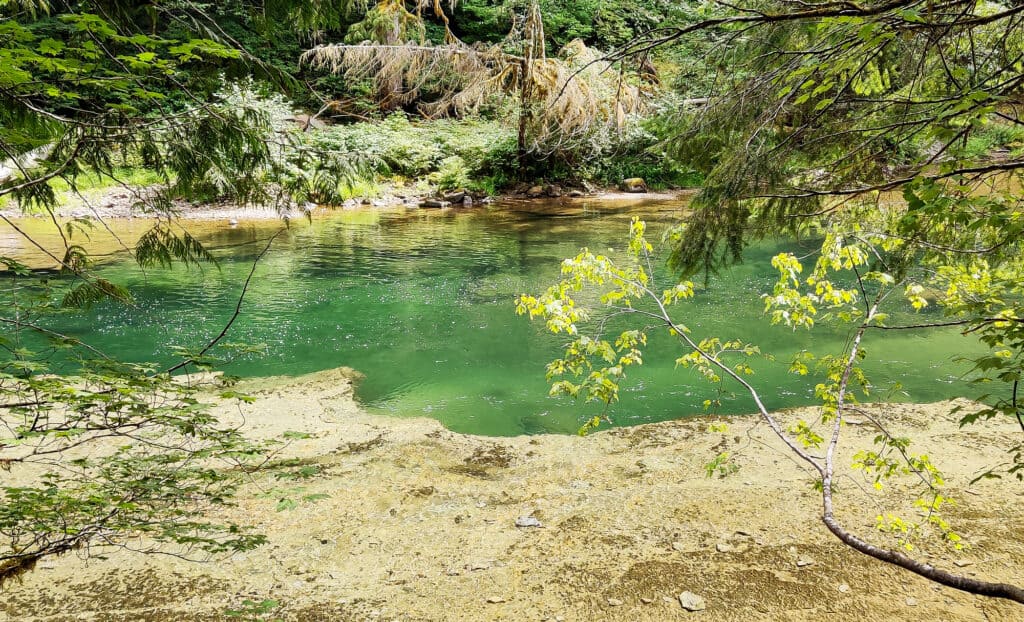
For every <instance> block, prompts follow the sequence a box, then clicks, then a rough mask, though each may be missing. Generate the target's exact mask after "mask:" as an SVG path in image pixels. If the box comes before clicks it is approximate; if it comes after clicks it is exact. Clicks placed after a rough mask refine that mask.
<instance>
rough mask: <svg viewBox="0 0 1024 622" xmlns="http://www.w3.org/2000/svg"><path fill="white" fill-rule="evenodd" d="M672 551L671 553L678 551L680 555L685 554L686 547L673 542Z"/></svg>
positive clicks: (680, 543)
mask: <svg viewBox="0 0 1024 622" xmlns="http://www.w3.org/2000/svg"><path fill="white" fill-rule="evenodd" d="M672 550H673V551H679V552H680V553H685V552H686V545H685V544H683V543H682V542H673V543H672Z"/></svg>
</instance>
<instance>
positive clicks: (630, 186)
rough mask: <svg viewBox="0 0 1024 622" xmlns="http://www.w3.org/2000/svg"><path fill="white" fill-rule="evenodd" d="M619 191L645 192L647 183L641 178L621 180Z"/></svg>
mask: <svg viewBox="0 0 1024 622" xmlns="http://www.w3.org/2000/svg"><path fill="white" fill-rule="evenodd" d="M619 189H620V190H622V191H623V192H636V193H640V192H647V182H645V181H644V180H643V178H642V177H630V178H628V179H623V180H622V183H621V184H619Z"/></svg>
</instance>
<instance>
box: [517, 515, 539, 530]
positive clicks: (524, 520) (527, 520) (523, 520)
mask: <svg viewBox="0 0 1024 622" xmlns="http://www.w3.org/2000/svg"><path fill="white" fill-rule="evenodd" d="M543 526H544V525H541V524H540V521H539V520H537V519H536V518H534V517H532V516H520V517H519V518H517V519H516V527H520V528H526V527H543Z"/></svg>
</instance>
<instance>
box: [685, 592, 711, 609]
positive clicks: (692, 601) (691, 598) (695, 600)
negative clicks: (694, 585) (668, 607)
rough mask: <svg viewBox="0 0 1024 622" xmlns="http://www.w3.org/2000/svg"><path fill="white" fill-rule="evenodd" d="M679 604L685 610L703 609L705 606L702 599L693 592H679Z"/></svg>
mask: <svg viewBox="0 0 1024 622" xmlns="http://www.w3.org/2000/svg"><path fill="white" fill-rule="evenodd" d="M679 604H680V605H682V607H683V609H686V610H687V611H704V609H706V608H707V604H706V603H705V602H704V599H703V598H701V597H700V596H698V595H696V594H694V593H693V592H683V593H682V594H680V595H679Z"/></svg>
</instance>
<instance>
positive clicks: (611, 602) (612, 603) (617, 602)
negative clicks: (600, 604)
mask: <svg viewBox="0 0 1024 622" xmlns="http://www.w3.org/2000/svg"><path fill="white" fill-rule="evenodd" d="M608 604H609V605H610V606H612V607H621V606H622V605H624V604H625V603H624V602H622V601H621V600H619V599H618V598H609V599H608Z"/></svg>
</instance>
